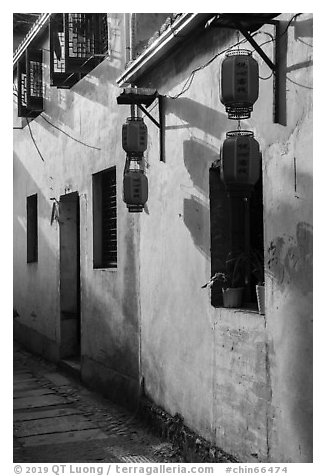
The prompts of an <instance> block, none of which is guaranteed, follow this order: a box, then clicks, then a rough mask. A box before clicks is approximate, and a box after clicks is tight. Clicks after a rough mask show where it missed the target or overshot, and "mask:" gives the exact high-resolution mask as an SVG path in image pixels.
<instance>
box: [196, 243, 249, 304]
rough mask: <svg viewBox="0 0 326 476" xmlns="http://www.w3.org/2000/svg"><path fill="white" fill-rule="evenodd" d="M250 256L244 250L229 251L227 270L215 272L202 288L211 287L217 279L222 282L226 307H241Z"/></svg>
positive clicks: (226, 263)
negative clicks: (237, 251)
mask: <svg viewBox="0 0 326 476" xmlns="http://www.w3.org/2000/svg"><path fill="white" fill-rule="evenodd" d="M247 263H248V257H247V255H246V254H245V253H244V252H240V253H237V254H234V253H229V255H228V258H227V259H226V262H225V269H226V271H225V272H218V273H215V274H214V276H212V278H211V279H210V281H209V282H208V283H206V284H204V285H203V286H202V288H206V287H207V286H208V287H211V286H212V285H213V284H214V282H215V281H219V282H221V283H222V294H223V305H224V307H232V308H235V307H240V306H241V304H242V295H243V290H244V278H245V267H246V265H247Z"/></svg>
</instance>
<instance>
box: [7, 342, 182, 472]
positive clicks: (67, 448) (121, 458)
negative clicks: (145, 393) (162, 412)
mask: <svg viewBox="0 0 326 476" xmlns="http://www.w3.org/2000/svg"><path fill="white" fill-rule="evenodd" d="M13 382H14V402H13V408H14V416H13V421H14V444H13V454H14V455H13V461H14V462H15V463H24V462H25V463H49V462H53V463H63V462H68V463H82V462H84V463H90V462H98V463H100V462H102V463H112V462H117V463H119V462H120V463H150V462H152V463H159V462H167V463H168V462H175V461H176V460H175V459H174V457H173V449H172V446H171V444H169V443H166V442H164V441H162V440H160V439H159V438H157V437H156V436H153V435H152V434H151V433H150V432H149V431H148V429H147V428H146V427H145V426H144V424H143V423H142V422H141V421H140V420H139V419H138V418H137V415H135V414H132V413H130V412H128V411H127V410H125V409H123V408H120V407H119V406H117V405H115V404H113V403H111V402H109V401H108V400H107V399H105V398H103V397H101V396H100V395H99V394H97V393H96V392H93V391H90V390H88V389H87V388H86V387H85V386H83V385H82V384H81V383H80V382H79V381H78V380H76V379H74V378H73V377H72V376H70V375H69V374H66V373H64V372H63V371H61V370H58V368H57V366H56V365H55V364H52V363H49V362H47V361H45V360H43V359H42V358H40V357H36V356H34V355H32V354H30V353H28V352H27V351H25V350H24V349H23V348H22V347H20V346H19V345H18V344H16V343H15V344H14V380H13ZM179 461H180V460H179Z"/></svg>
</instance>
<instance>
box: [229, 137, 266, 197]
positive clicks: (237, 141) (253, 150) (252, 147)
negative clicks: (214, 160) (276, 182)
mask: <svg viewBox="0 0 326 476" xmlns="http://www.w3.org/2000/svg"><path fill="white" fill-rule="evenodd" d="M260 169H261V152H260V150H259V143H258V142H257V141H256V139H254V134H253V132H251V131H242V130H238V131H230V132H227V134H226V139H225V141H224V142H223V145H222V148H221V178H222V180H223V182H224V183H225V185H226V187H227V188H228V189H229V190H240V191H241V190H243V191H244V192H247V191H248V192H249V191H250V190H251V189H252V188H253V186H254V185H255V184H256V182H257V181H258V180H259V177H260Z"/></svg>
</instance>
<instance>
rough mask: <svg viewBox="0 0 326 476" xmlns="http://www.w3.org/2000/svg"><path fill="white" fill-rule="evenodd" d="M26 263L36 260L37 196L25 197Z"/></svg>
mask: <svg viewBox="0 0 326 476" xmlns="http://www.w3.org/2000/svg"><path fill="white" fill-rule="evenodd" d="M26 208H27V263H34V262H36V261H37V260H38V232H37V194H35V195H31V196H29V197H27V200H26Z"/></svg>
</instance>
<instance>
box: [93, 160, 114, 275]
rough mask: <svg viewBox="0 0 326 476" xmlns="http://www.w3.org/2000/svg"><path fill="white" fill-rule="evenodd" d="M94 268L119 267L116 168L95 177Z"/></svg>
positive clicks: (99, 173)
mask: <svg viewBox="0 0 326 476" xmlns="http://www.w3.org/2000/svg"><path fill="white" fill-rule="evenodd" d="M93 267H94V268H116V267H117V187H116V168H115V167H112V168H110V169H107V170H104V171H103V172H98V173H97V174H94V175H93Z"/></svg>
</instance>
